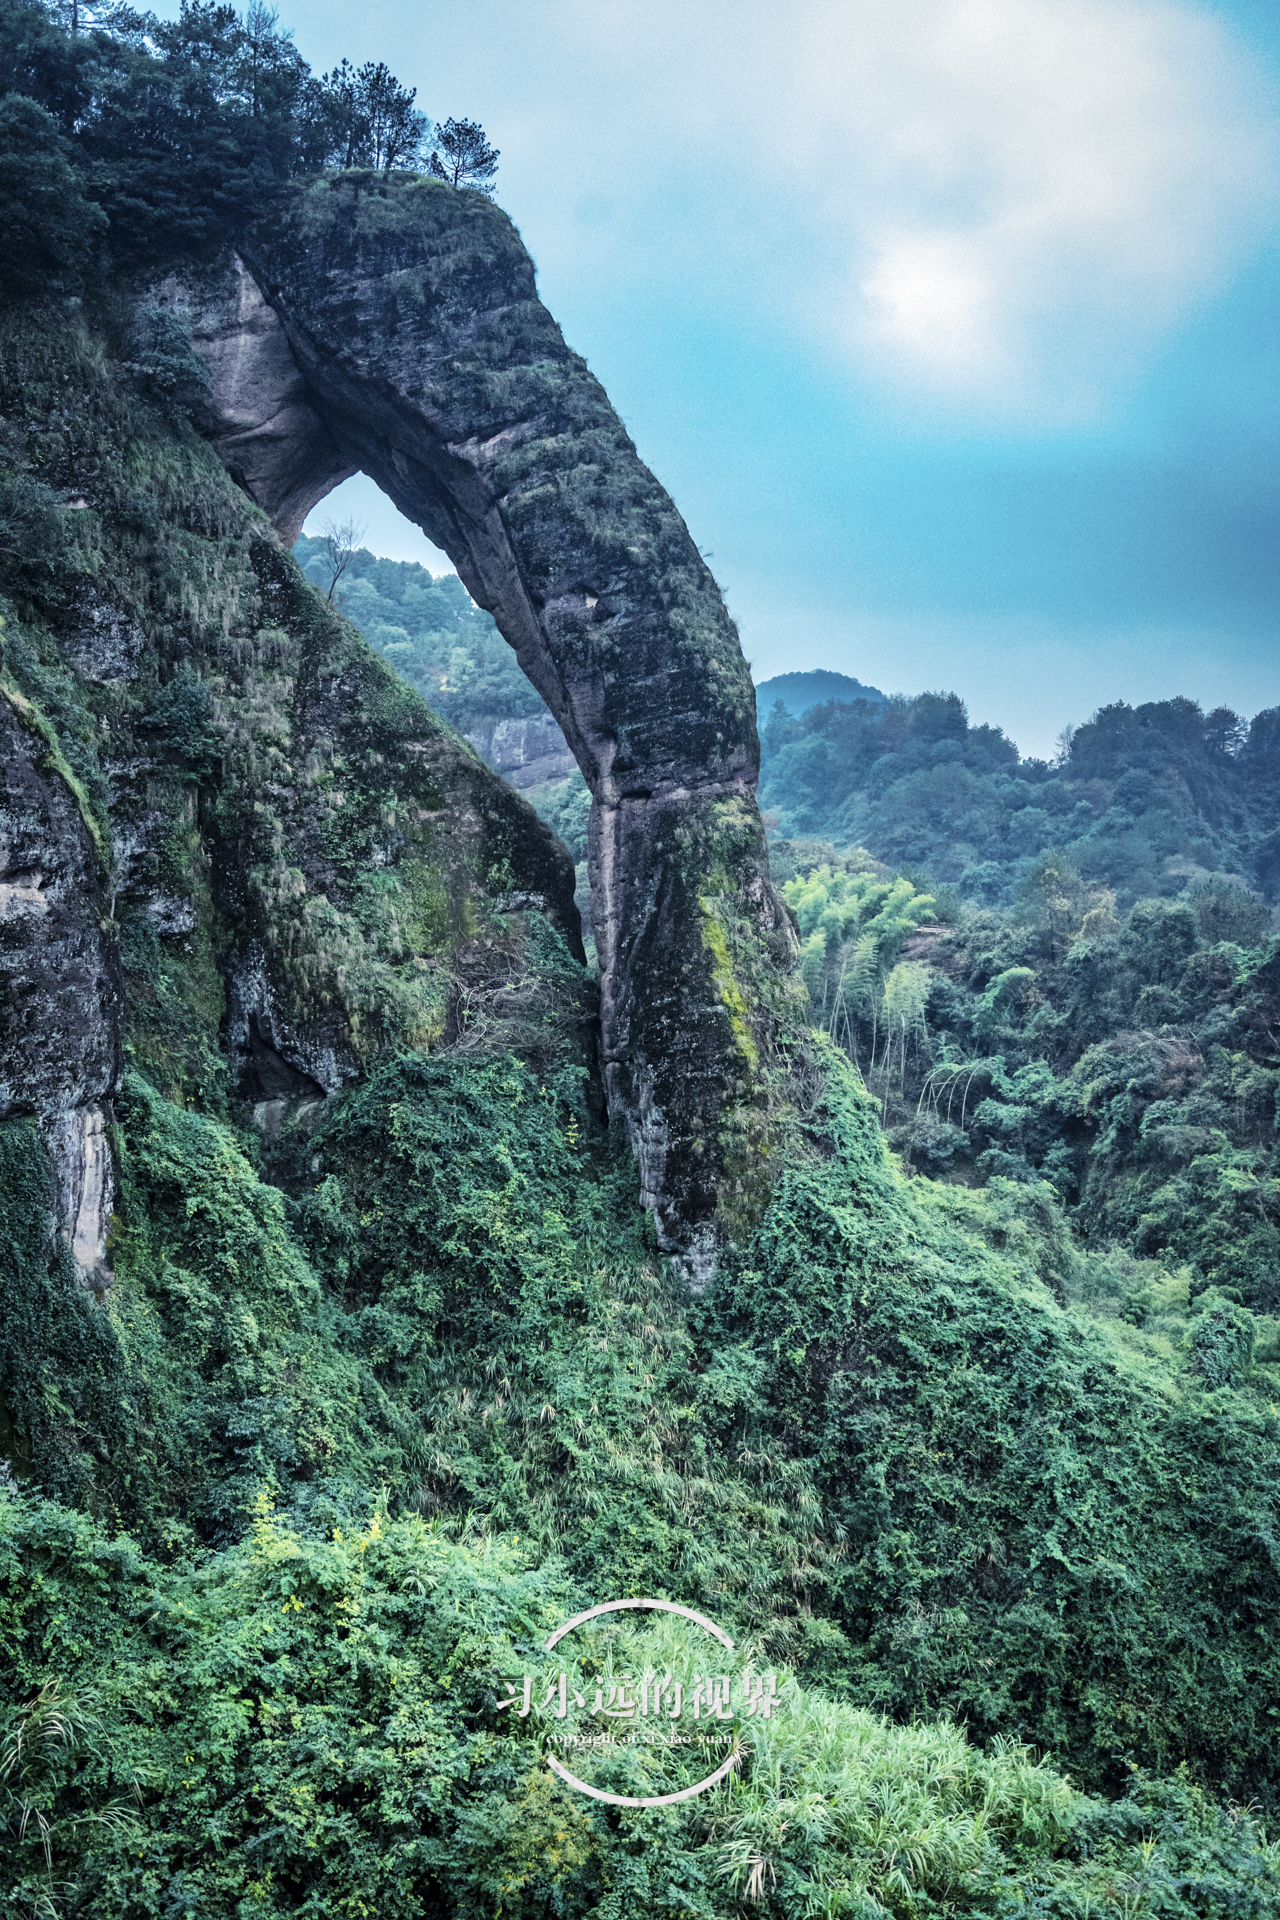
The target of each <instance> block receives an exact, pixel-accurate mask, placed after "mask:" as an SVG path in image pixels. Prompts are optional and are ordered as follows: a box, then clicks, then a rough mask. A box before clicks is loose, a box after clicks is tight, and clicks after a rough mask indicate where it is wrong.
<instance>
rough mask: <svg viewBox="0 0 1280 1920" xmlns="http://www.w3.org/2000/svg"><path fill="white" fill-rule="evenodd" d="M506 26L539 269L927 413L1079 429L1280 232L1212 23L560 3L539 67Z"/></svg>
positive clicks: (1123, 1)
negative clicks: (760, 340) (732, 334)
mask: <svg viewBox="0 0 1280 1920" xmlns="http://www.w3.org/2000/svg"><path fill="white" fill-rule="evenodd" d="M498 11H499V12H500V13H501V14H502V15H503V17H504V18H507V19H509V20H510V25H511V30H512V34H513V36H514V41H513V42H509V43H508V52H509V56H511V57H518V55H519V54H520V53H521V52H523V54H524V55H525V58H526V60H528V59H530V58H533V59H534V61H535V65H534V67H533V69H532V71H533V72H534V75H535V80H534V87H535V91H533V92H526V95H525V109H524V113H523V116H522V118H521V120H520V121H518V122H517V123H516V124H515V125H514V126H513V125H510V124H509V125H508V128H507V139H506V145H507V148H508V154H509V158H510V160H511V161H512V163H513V169H512V173H511V175H510V176H509V177H510V178H512V179H515V180H517V181H518V188H519V193H520V197H522V198H524V199H526V200H527V199H529V198H530V196H532V199H533V203H534V204H533V208H532V214H533V217H532V219H531V220H530V221H529V222H528V223H527V225H528V226H529V227H530V228H531V229H532V231H531V234H530V237H531V238H532V239H533V240H534V243H535V246H536V248H537V249H538V250H539V251H540V252H541V253H542V254H544V255H545V256H546V257H547V258H548V259H549V260H551V261H552V262H557V261H560V260H563V263H564V265H565V266H566V267H569V266H572V268H573V271H575V272H578V271H580V270H581V266H582V260H583V256H584V255H586V254H588V253H590V254H592V255H593V256H594V257H595V258H596V259H598V260H599V261H600V262H601V264H602V266H604V265H605V264H608V266H609V267H610V270H613V271H620V272H622V273H624V274H625V273H626V272H627V271H628V266H630V270H632V271H636V272H641V273H643V274H644V275H645V276H646V277H648V278H649V280H650V281H652V280H653V278H654V277H655V276H657V277H658V278H661V277H662V276H664V275H666V276H669V277H670V278H672V279H675V280H683V281H684V282H685V283H686V284H687V282H688V279H689V276H690V275H691V274H695V273H697V272H699V271H700V270H701V271H704V272H710V273H712V274H713V275H714V276H716V277H717V279H722V278H724V277H726V276H727V278H728V281H729V282H730V283H731V284H733V285H735V287H736V289H737V294H738V297H740V298H742V299H743V300H746V301H749V302H752V303H753V304H755V305H756V306H757V307H759V306H766V307H768V308H769V309H771V310H772V311H773V312H775V313H776V312H778V311H779V310H780V309H781V310H782V311H783V312H784V313H785V314H786V315H787V316H788V318H789V320H790V322H791V323H792V324H794V323H796V322H799V323H800V324H801V325H802V326H803V327H805V328H806V329H807V330H808V331H809V332H810V333H811V334H813V335H814V336H816V338H817V340H818V341H819V342H820V343H824V344H826V345H828V346H832V347H835V348H836V349H837V350H838V351H839V352H840V353H841V354H843V355H845V356H851V357H852V358H853V360H854V361H855V362H856V363H857V364H859V365H860V366H862V367H863V368H865V369H871V370H878V371H879V372H881V373H883V374H888V375H890V376H891V377H893V376H896V377H899V378H901V379H903V380H905V381H908V382H910V383H911V384H913V385H915V386H917V387H918V386H920V385H921V384H922V383H923V384H925V385H926V386H931V387H933V388H935V389H936V390H939V391H940V392H942V393H952V394H958V395H969V396H972V397H974V398H979V399H981V400H982V401H983V402H984V403H986V404H989V403H990V402H991V400H992V399H993V397H996V396H1002V397H1003V399H1005V400H1006V401H1008V402H1009V403H1010V404H1011V405H1013V406H1014V407H1015V408H1018V407H1022V408H1027V407H1030V408H1032V409H1033V410H1035V411H1042V410H1043V409H1044V408H1045V407H1046V406H1048V407H1049V408H1050V410H1054V409H1056V410H1058V411H1062V410H1067V411H1078V410H1079V408H1080V407H1081V406H1082V405H1084V406H1087V405H1088V404H1089V400H1090V397H1091V395H1092V394H1093V393H1094V392H1095V391H1096V390H1097V388H1098V387H1099V384H1100V383H1101V385H1102V386H1103V387H1105V386H1106V384H1107V382H1108V379H1109V378H1113V377H1114V374H1115V372H1116V371H1117V370H1120V369H1124V368H1126V367H1128V366H1129V365H1131V364H1132V363H1133V362H1134V361H1135V359H1140V358H1141V356H1142V354H1143V352H1144V350H1145V349H1146V348H1148V347H1149V345H1150V344H1151V343H1152V342H1153V341H1154V340H1155V339H1157V338H1158V337H1159V336H1160V334H1161V333H1162V332H1163V331H1164V330H1165V329H1166V328H1167V327H1168V326H1169V325H1170V324H1171V323H1173V322H1176V321H1177V320H1178V319H1179V318H1181V317H1183V316H1185V315H1186V314H1187V313H1188V311H1190V310H1193V309H1194V308H1195V307H1196V305H1197V304H1198V303H1201V302H1203V301H1204V300H1206V299H1207V298H1209V297H1211V296H1212V294H1213V293H1214V292H1215V291H1216V290H1218V288H1219V287H1220V286H1221V284H1222V283H1223V279H1224V276H1225V275H1226V274H1228V273H1229V272H1230V270H1231V269H1232V267H1233V266H1234V265H1236V264H1237V263H1238V261H1239V259H1240V257H1241V255H1242V253H1243V251H1245V250H1246V249H1247V248H1248V247H1249V246H1250V245H1251V244H1252V243H1253V242H1254V241H1255V240H1256V239H1257V237H1258V235H1259V233H1260V232H1261V231H1262V230H1263V228H1264V227H1265V224H1266V221H1267V220H1268V218H1269V217H1270V216H1271V215H1272V214H1273V212H1274V207H1275V196H1274V190H1273V188H1272V186H1271V185H1270V182H1271V180H1272V179H1273V178H1274V175H1275V161H1276V157H1277V150H1278V141H1277V125H1278V117H1277V111H1276V100H1275V92H1274V88H1273V87H1272V85H1271V83H1270V80H1269V78H1268V76H1267V75H1266V73H1265V72H1264V70H1263V69H1262V67H1261V65H1260V63H1258V62H1257V61H1256V60H1255V59H1254V58H1253V56H1252V55H1251V54H1250V52H1249V50H1248V48H1247V47H1246V46H1245V44H1244V43H1243V42H1242V41H1241V40H1240V39H1238V38H1237V37H1236V36H1235V35H1234V34H1233V32H1232V31H1231V29H1230V28H1229V27H1228V26H1227V25H1226V24H1225V23H1224V21H1223V19H1222V17H1221V15H1220V14H1218V13H1216V12H1211V11H1209V10H1208V9H1207V8H1205V7H1201V6H1196V5H1190V4H1173V3H1171V0H862V3H861V4H856V5H855V4H850V0H798V3H795V0H793V3H792V4H790V5H788V6H786V7H781V8H780V7H779V6H777V5H776V3H770V0H733V4H729V0H703V4H700V5H694V6H691V5H690V4H688V0H645V4H644V5H643V6H640V5H632V4H630V0H626V3H625V4H624V3H623V0H612V4H609V3H608V0H606V3H605V4H601V0H565V4H562V5H561V6H559V7H557V8H548V9H545V10H542V11H540V12H536V13H535V16H534V17H535V18H536V25H537V33H538V36H539V39H540V41H541V45H542V49H543V52H542V54H541V57H540V58H539V57H537V56H533V55H532V54H531V52H530V49H529V47H528V44H527V42H525V41H524V40H523V37H522V31H521V28H520V26H519V25H518V24H517V22H516V18H515V14H514V12H513V11H510V10H509V9H508V8H507V7H506V6H502V7H500V8H499V9H498ZM549 34H550V36H551V44H550V45H549V43H548V35H549ZM543 65H545V66H546V67H547V69H548V71H552V70H554V74H555V81H554V84H552V85H551V87H550V88H549V89H542V88H540V87H539V83H538V79H537V69H538V67H540V66H543ZM526 71H529V69H528V67H526ZM512 135H514V138H512V137H511V136H512ZM584 161H585V163H586V165H587V166H588V167H589V170H590V174H591V199H592V206H593V207H594V209H595V213H594V215H590V216H588V215H585V214H584V217H582V218H581V219H578V220H573V219H572V218H570V219H569V220H566V219H565V212H566V209H565V207H564V204H563V182H564V181H565V179H566V178H578V179H581V178H582V174H583V168H584ZM557 196H560V197H559V199H557ZM602 206H604V207H606V208H607V209H608V217H607V218H604V219H602V218H601V217H600V213H599V209H600V208H601V207H602Z"/></svg>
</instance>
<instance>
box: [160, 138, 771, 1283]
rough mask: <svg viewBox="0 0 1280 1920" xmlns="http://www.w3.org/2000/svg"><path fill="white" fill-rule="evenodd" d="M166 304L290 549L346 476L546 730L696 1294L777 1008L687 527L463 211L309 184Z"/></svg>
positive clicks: (605, 1014) (672, 1238) (536, 306)
mask: <svg viewBox="0 0 1280 1920" xmlns="http://www.w3.org/2000/svg"><path fill="white" fill-rule="evenodd" d="M167 293H168V297H170V298H171V299H174V300H175V301H178V302H179V303H181V302H183V301H185V302H186V303H187V304H188V305H189V307H190V309H191V311H192V314H193V322H194V331H195V338H196V343H197V346H198V348H199V349H200V351H201V352H202V353H203V354H204V356H205V358H206V360H207V363H208V366H209V369H210V372H211V374H212V376H213V384H212V388H211V390H210V393H209V395H208V396H207V400H206V403H205V409H206V410H205V430H206V432H208V433H209V435H210V437H211V438H212V440H213V443H214V445H215V446H216V447H217V448H218V450H219V452H220V454H221V455H222V457H223V458H224V459H225V460H226V461H227V462H228V464H229V465H230V466H231V467H232V470H233V471H234V472H235V473H236V474H237V476H238V477H239V478H240V479H241V481H242V483H243V484H244V485H245V486H246V487H247V488H248V489H249V491H250V492H251V493H252V494H253V496H254V498H255V499H256V500H258V501H259V502H260V504H261V505H263V506H264V507H265V508H266V509H267V511H268V512H269V513H270V514H271V515H272V516H273V518H274V519H275V521H276V524H277V526H278V527H279V528H280V530H281V532H282V533H283V534H284V535H285V537H286V538H291V537H292V536H293V534H294V533H295V532H296V529H297V527H298V526H299V525H300V523H301V519H302V517H303V515H304V514H305V512H306V511H307V510H308V508H309V507H310V506H311V505H312V504H313V503H314V501H316V500H318V499H320V498H321V497H322V496H323V495H324V494H325V493H326V492H327V491H328V490H329V489H330V488H331V487H332V486H333V485H334V484H335V483H336V481H337V479H338V478H340V477H341V475H342V474H343V473H346V472H350V471H352V470H354V469H357V468H359V469H361V470H363V471H364V472H366V473H368V474H370V475H371V476H372V477H373V478H374V479H375V480H376V481H377V483H378V484H379V486H380V487H382V489H383V490H384V491H385V492H386V493H387V494H388V495H389V496H390V497H391V498H392V499H393V500H394V501H395V503H396V505H397V506H398V507H399V508H400V510H401V511H402V512H403V513H405V514H406V515H407V516H408V517H409V518H410V519H411V520H413V521H415V522H416V523H417V524H418V525H419V526H421V527H422V528H423V529H424V530H425V532H426V533H427V534H428V536H429V537H430V538H431V539H432V540H433V541H435V542H436V543H437V544H438V545H439V546H441V547H443V548H444V550H445V551H446V552H447V553H448V554H449V556H450V558H451V559H452V560H453V562H454V564H455V565H456V566H457V568H458V571H459V573H460V574H461V576H462V579H463V580H464V582H465V583H466V585H467V587H468V589H469V590H470V592H471V593H472V595H473V596H474V597H475V599H476V600H477V601H478V602H479V604H480V605H482V606H484V607H486V608H488V609H489V610H490V611H491V612H492V614H493V616H494V618H495V620H496V622H497V624H498V626H499V628H500V630H501V631H502V633H503V634H504V636H505V637H506V639H507V640H508V641H509V642H510V644H511V645H512V647H513V648H514V649H515V652H516V655H517V657H518V659H519V661H520V664H521V666H522V667H523V669H524V671H525V672H526V673H527V674H528V676H529V678H530V680H531V681H532V682H533V684H534V685H535V686H536V687H537V689H538V691H539V692H540V693H541V694H542V696H543V698H544V699H545V701H546V702H547V705H548V707H549V708H550V710H551V712H552V714H553V715H554V717H555V719H556V721H557V722H558V724H559V726H560V727H561V729H562V730H563V733H564V737H565V739H566V740H567V741H568V743H569V746H570V748H571V749H572V751H573V753H574V756H575V757H576V759H577V762H578V764H579V766H580V767H581V768H582V771H583V773H584V775H585V777H586V779H587V781H588V784H589V785H590V787H591V791H592V795H593V799H594V806H593V813H592V826H591V847H590V873H591V887H592V907H593V919H594V926H595V936H596V942H597V950H598V954H599V958H600V964H601V993H602V1011H601V1021H602V1035H603V1052H604V1062H605V1076H606V1082H607V1086H608V1091H609V1098H610V1103H611V1105H612V1107H613V1108H614V1110H615V1111H617V1112H619V1113H621V1115H622V1116H623V1117H624V1118H625V1121H626V1124H627V1127H628V1129H629V1131H630V1134H631V1137H632V1139H633V1142H634V1144H635V1146H636V1149H637V1151H638V1153H639V1157H640V1165H641V1174H642V1182H643V1187H644V1192H645V1198H646V1202H647V1204H648V1205H650V1206H651V1207H652V1209H653V1211H654V1213H655V1215H656V1219H657V1225H658V1232H659V1239H660V1243H661V1244H662V1245H663V1246H664V1247H665V1248H667V1249H668V1250H669V1251H671V1252H673V1253H676V1254H677V1255H678V1256H679V1257H680V1258H681V1259H682V1260H683V1261H684V1263H685V1266H686V1269H687V1271H688V1272H689V1274H690V1276H691V1278H693V1279H694V1280H695V1281H696V1280H698V1279H699V1278H704V1277H705V1276H706V1274H707V1273H708V1272H709V1270H710V1268H711V1266H712V1264H713V1262H714V1257H715V1254H714V1250H715V1246H716V1243H717V1240H718V1238H719V1237H720V1236H721V1235H722V1234H723V1232H724V1230H725V1227H726V1224H732V1222H733V1221H734V1219H735V1218H737V1217H741V1216H743V1215H745V1214H749V1213H750V1212H751V1210H752V1208H753V1206H754V1204H755V1200H754V1199H753V1193H754V1192H755V1190H756V1188H758V1184H759V1173H758V1166H756V1165H755V1164H754V1163H755V1162H757V1161H758V1158H759V1150H760V1146H761V1142H762V1140H763V1138H764V1136H765V1134H766V1132H767V1126H768V1103H769V1096H768V1087H769V1084H770V1078H771V1068H772V1065H773V1059H774V1041H775V1037H776V1031H777V1027H778V1023H779V1021H780V1020H783V1019H785V1018H786V1017H787V1015H788V1010H789V1009H790V1008H792V1007H793V1006H794V999H793V997H792V996H793V994H794V988H793V987H792V984H791V967H792V960H793V953H792V934H791V929H790V924H789V922H788V919H787V916H786V914H785V912H784V911H783V910H782V908H781V907H780V904H779V902H778V899H777V897H776V895H775V894H774V891H773V889H772V886H771V885H770V882H769V877H768V864H767V859H766V855H765V847H764V835H763V831H762V829H761V825H760V821H759V816H758V813H757V810H756V806H755V798H754V790H755V782H756V775H757V770H758V745H757V739H756V728H755V704H754V697H753V692H752V687H751V681H750V677H749V674H748V671H747V666H746V663H745V661H744V659H743V657H742V652H741V648H740V647H739V644H738V638H737V634H736V631H735V629H734V626H733V623H732V621H731V620H730V618H729V615H728V613H727V611H726V609H725V606H724V602H723V599H722V598H721V595H720V592H719V590H718V588H717V586H716V583H715V581H714V580H713V578H712V576H711V574H710V572H709V571H708V569H707V567H706V565H705V563H704V562H703V560H702V558H701V556H700V555H699V553H698V550H697V548H696V546H695V545H694V543H693V541H692V539H691V538H690V536H689V533H688V530H687V528H686V527H685V525H684V523H683V521H682V520H681V519H680V516H679V514H678V513H677V512H676V510H675V508H674V506H673V505H672V503H671V501H670V499H669V498H668V496H667V494H666V493H665V492H664V491H663V489H662V488H661V487H660V486H659V485H658V483H657V481H656V480H655V479H654V478H653V476H652V474H650V473H649V472H648V470H647V469H646V468H645V467H644V466H643V465H642V464H641V462H640V460H639V459H638V457H637V455H636V451H635V448H634V446H633V445H632V443H631V441H630V439H629V438H628V436H627V434H626V432H625V430H624V428H623V427H622V424H621V422H620V421H619V420H618V418H617V415H616V414H615V413H614V412H613V409H612V408H611V407H610V405H609V402H608V398H607V396H606V395H605V393H604V391H603V389H602V388H601V387H600V385H599V383H598V382H597V381H596V380H595V379H594V378H593V377H592V375H591V374H590V372H589V371H588V369H587V367H586V365H585V364H584V362H583V361H582V360H581V359H580V358H579V357H578V356H577V355H576V354H574V353H572V352H571V351H570V350H569V349H568V347H566V345H565V343H564V340H563V338H562V336H561V334H560V331H559V328H558V327H557V326H556V324H555V322H554V321H553V319H552V318H551V316H550V314H549V313H547V311H546V309H545V308H544V307H543V306H542V305H541V303H540V302H539V300H538V298H537V294H536V290H535V286H534V272H533V265H532V262H531V261H530V260H529V257H528V255H527V254H526V253H525V251H524V248H523V247H522V245H521V244H520V240H519V237H518V235H517V234H516V232H515V230H514V228H513V227H512V226H511V224H510V222H509V221H508V220H507V219H506V217H505V216H504V215H503V214H502V213H501V212H499V211H498V210H497V209H496V208H495V207H493V206H492V205H491V204H490V203H489V202H488V201H487V200H486V199H484V198H483V197H482V196H480V195H478V194H473V193H467V192H462V193H458V192H455V191H454V190H453V189H451V188H449V187H446V186H444V185H442V184H441V183H438V182H432V181H427V180H421V179H415V178H412V177H396V176H394V175H393V176H389V177H382V176H378V175H361V174H344V175H340V176H337V177H332V178H329V179H326V180H323V181H319V182H313V183H311V184H310V185H308V186H304V187H301V188H299V189H298V191H297V192H296V194H295V196H294V198H293V200H292V201H291V203H290V204H289V205H288V207H287V208H286V209H285V210H284V211H283V213H282V214H280V215H273V218H272V222H271V225H270V227H269V228H267V229H264V230H263V231H262V232H260V233H259V234H258V235H257V236H256V237H255V239H254V241H253V243H252V245H251V246H249V247H248V248H247V249H246V252H245V258H244V260H240V259H238V258H237V259H236V260H234V261H233V262H231V263H230V264H229V266H228V268H227V269H226V271H225V272H224V274H223V276H222V278H221V280H220V281H219V282H217V283H216V284H215V283H213V282H209V283H206V284H204V285H201V284H197V283H195V282H193V283H192V285H191V287H190V288H188V289H184V288H182V287H179V286H177V285H171V286H170V287H169V288H168V289H167ZM773 1077H774V1078H776V1075H775V1076H773ZM753 1183H754V1184H753Z"/></svg>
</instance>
